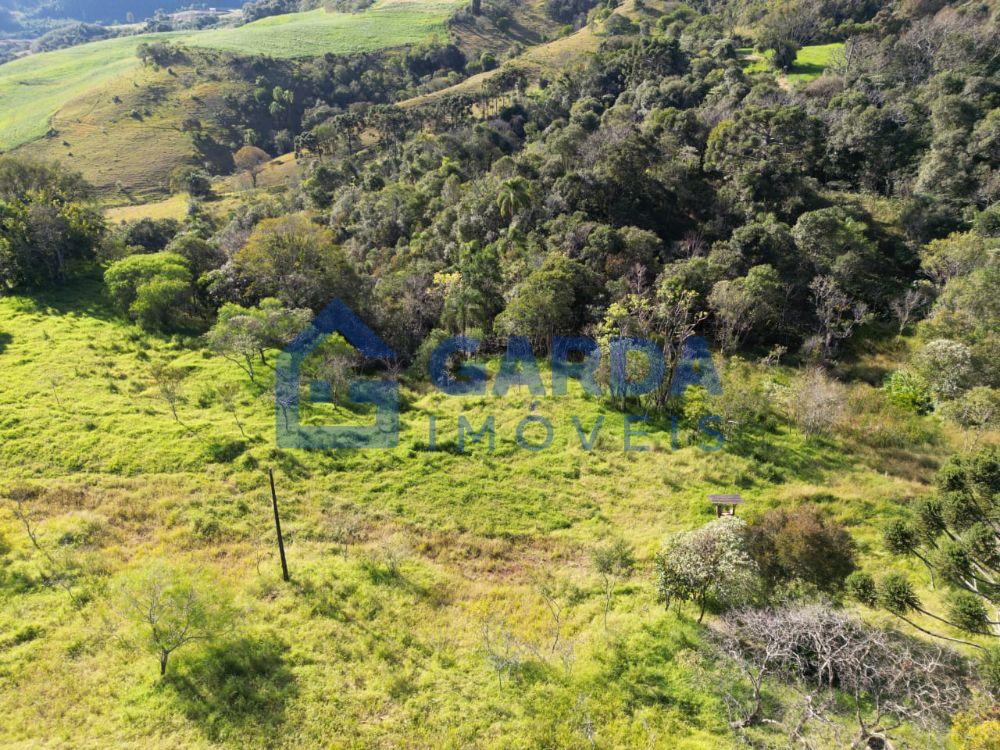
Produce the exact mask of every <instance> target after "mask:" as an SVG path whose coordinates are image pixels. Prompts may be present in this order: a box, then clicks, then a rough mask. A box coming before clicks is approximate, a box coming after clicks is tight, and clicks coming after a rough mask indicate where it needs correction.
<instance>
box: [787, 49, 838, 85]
mask: <svg viewBox="0 0 1000 750" xmlns="http://www.w3.org/2000/svg"><path fill="white" fill-rule="evenodd" d="M843 47H844V43H843V42H834V43H833V44H816V45H813V46H811V47H803V48H802V49H800V50H799V52H798V54H797V55H796V56H795V64H794V65H792V69H791V70H789V71H788V80H789V81H791V82H793V83H798V82H806V83H808V82H809V81H812V80H814V79H816V78H819V77H820V76H821V75H823V73H824V71H825V70H826V68H827V66H828V65H829V64H830V59H831V58H832V57H833V55H834V54H835V53H836V52H837V51H838V50H841V49H843Z"/></svg>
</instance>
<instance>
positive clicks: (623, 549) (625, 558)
mask: <svg viewBox="0 0 1000 750" xmlns="http://www.w3.org/2000/svg"><path fill="white" fill-rule="evenodd" d="M593 560H594V569H595V570H597V573H598V575H600V576H601V583H602V588H603V589H604V629H605V630H607V628H608V611H609V610H610V609H611V601H612V599H613V598H614V595H615V587H616V586H617V585H618V581H620V580H625V579H628V578H631V577H632V573H633V571H634V570H635V555H633V554H632V547H631V546H629V544H628V543H627V542H626V541H625V540H624V539H619V540H617V541H615V542H613V543H612V544H609V545H608V546H606V547H600V548H598V549H596V550H594V555H593Z"/></svg>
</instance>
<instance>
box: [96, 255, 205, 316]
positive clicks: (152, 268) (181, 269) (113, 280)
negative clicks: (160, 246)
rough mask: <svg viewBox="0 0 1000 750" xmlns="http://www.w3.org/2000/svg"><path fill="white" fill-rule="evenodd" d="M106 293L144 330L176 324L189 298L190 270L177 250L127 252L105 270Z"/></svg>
mask: <svg viewBox="0 0 1000 750" xmlns="http://www.w3.org/2000/svg"><path fill="white" fill-rule="evenodd" d="M104 283H105V286H106V287H107V290H108V294H109V296H110V297H111V299H112V301H113V302H114V304H115V306H116V307H118V309H119V310H121V311H122V312H123V313H125V314H127V315H128V316H129V317H130V318H132V319H133V320H135V321H137V322H138V323H139V325H141V326H142V327H143V328H146V329H147V330H164V329H166V328H168V327H169V326H171V325H172V324H175V323H176V322H177V321H178V319H179V313H180V312H181V310H182V309H183V308H184V307H185V306H186V305H187V303H188V302H189V300H190V297H191V291H192V289H191V272H190V271H189V270H188V266H187V262H186V261H185V260H184V258H182V257H181V256H180V255H177V254H176V253H166V252H163V253H152V254H150V255H130V256H129V257H127V258H123V259H122V260H119V261H117V262H115V263H112V264H111V266H110V267H109V268H108V270H107V271H105V273H104Z"/></svg>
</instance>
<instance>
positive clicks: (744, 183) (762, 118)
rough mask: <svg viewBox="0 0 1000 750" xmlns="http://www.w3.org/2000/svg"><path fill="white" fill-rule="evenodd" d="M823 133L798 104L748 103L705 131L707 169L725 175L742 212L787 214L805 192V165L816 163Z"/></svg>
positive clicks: (795, 206)
mask: <svg viewBox="0 0 1000 750" xmlns="http://www.w3.org/2000/svg"><path fill="white" fill-rule="evenodd" d="M821 136H822V124H821V123H820V122H819V120H817V119H816V118H814V117H812V116H811V115H809V114H807V113H806V111H805V110H804V109H802V108H801V107H797V106H792V107H753V106H751V107H746V108H744V109H741V110H739V111H737V112H736V114H735V115H734V116H733V117H732V118H731V119H728V120H723V121H722V122H720V123H719V124H718V125H716V126H715V128H714V129H713V130H712V132H711V133H710V134H709V137H708V143H707V145H706V148H705V160H704V163H705V168H706V169H709V170H712V171H716V172H719V173H721V174H722V175H723V177H724V178H725V179H726V181H727V186H728V187H729V188H730V189H731V191H733V193H734V196H735V198H736V199H737V200H738V201H739V203H740V207H741V208H742V209H743V211H744V212H745V213H746V214H748V215H753V214H754V213H756V212H758V211H760V210H764V211H766V210H768V209H771V210H774V211H775V212H777V213H779V214H783V215H788V214H790V213H791V212H792V211H794V209H795V208H797V207H798V206H800V205H801V203H802V198H803V196H805V195H807V194H808V190H807V188H806V186H805V183H804V182H803V177H804V175H805V174H808V169H804V165H809V164H815V163H817V158H818V155H819V153H820V147H821Z"/></svg>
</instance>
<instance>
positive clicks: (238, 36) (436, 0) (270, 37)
mask: <svg viewBox="0 0 1000 750" xmlns="http://www.w3.org/2000/svg"><path fill="white" fill-rule="evenodd" d="M458 5H459V3H457V2H456V1H455V0H379V1H378V2H376V3H375V4H374V5H372V6H371V7H370V8H368V9H367V10H365V11H363V12H361V13H328V12H327V11H325V10H323V9H318V10H314V11H310V12H307V13H292V14H288V15H282V16H271V17H269V18H263V19H261V20H259V21H255V22H254V23H250V24H247V25H245V26H239V27H236V28H231V29H217V30H214V29H213V30H208V31H203V32H199V33H197V34H194V35H192V36H190V37H187V38H185V40H184V42H185V43H186V44H190V45H192V46H196V47H209V48H211V49H221V50H228V51H230V52H238V53H241V54H259V55H270V56H271V57H284V58H293V57H313V56H316V55H322V54H325V53H328V52H332V53H334V54H350V53H354V52H371V51H373V50H377V49H385V48H387V47H402V46H404V45H407V44H415V43H417V42H420V41H423V40H424V39H427V38H428V37H430V36H432V35H434V34H439V35H441V36H442V37H443V36H444V35H445V34H446V28H445V21H446V20H447V19H448V16H450V15H451V14H452V13H453V12H454V11H455V9H456V8H457V7H458Z"/></svg>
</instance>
